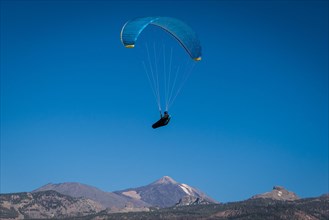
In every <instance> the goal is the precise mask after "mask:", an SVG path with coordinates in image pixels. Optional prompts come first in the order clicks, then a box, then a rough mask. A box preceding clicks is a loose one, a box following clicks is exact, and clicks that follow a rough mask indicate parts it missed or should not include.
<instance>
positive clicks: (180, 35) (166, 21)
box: [120, 16, 201, 128]
mask: <svg viewBox="0 0 329 220" xmlns="http://www.w3.org/2000/svg"><path fill="white" fill-rule="evenodd" d="M149 25H153V26H155V27H159V28H161V29H163V30H164V31H166V32H167V33H169V35H171V36H173V37H174V39H176V41H178V43H179V44H180V45H181V46H182V47H183V48H184V50H185V51H186V53H187V55H189V57H190V58H189V59H188V60H192V61H193V64H192V66H191V67H188V66H187V65H186V66H185V68H180V67H181V66H174V65H172V58H173V54H175V52H176V51H175V52H173V49H172V48H171V51H170V55H168V57H169V59H167V58H166V56H165V54H166V52H167V51H168V50H166V49H165V47H164V46H163V50H162V51H160V52H158V53H157V50H156V47H155V46H154V47H153V51H154V56H153V57H152V56H151V55H150V50H149V48H148V46H147V45H146V51H147V55H148V56H147V58H148V59H147V60H148V63H149V65H146V64H145V63H144V62H143V65H144V69H145V72H146V74H147V77H148V80H149V82H150V84H151V87H152V91H153V94H154V96H155V99H156V101H157V104H158V108H159V111H160V120H158V121H157V122H156V123H154V124H153V125H152V127H153V128H158V127H162V126H165V125H167V124H168V123H169V121H170V115H169V114H168V110H169V107H170V106H171V105H172V104H173V102H174V101H175V99H176V97H177V95H178V93H179V92H180V91H181V89H182V87H183V85H184V83H185V81H186V80H187V78H188V77H189V75H190V73H191V71H192V69H193V67H194V62H195V61H200V60H201V44H200V41H199V39H198V37H197V35H196V33H195V32H194V31H193V30H192V28H190V27H189V26H188V25H187V24H185V23H184V22H182V21H180V20H178V19H176V18H171V17H159V16H156V17H142V18H135V19H132V20H130V21H128V22H127V23H126V24H125V25H124V26H123V27H122V30H121V33H120V38H121V42H122V44H123V45H124V46H125V47H126V48H135V45H136V42H137V39H138V37H139V35H140V34H141V33H142V32H143V31H144V30H145V29H146V28H147V27H148V26H149ZM161 52H163V56H162V57H163V59H162V60H163V65H162V66H163V70H159V68H158V67H159V62H160V61H159V59H160V58H159V57H160V55H158V54H161ZM186 53H185V54H186ZM151 57H152V58H151ZM153 58H154V59H153ZM182 63H184V62H182ZM166 66H167V68H166ZM161 71H162V72H161ZM172 74H175V75H174V76H171V75H172ZM180 76H181V77H180ZM178 78H181V84H179V83H178V82H177V81H178ZM159 81H163V82H164V85H163V86H162V87H161V86H160V84H161V83H159ZM163 93H164V95H163ZM162 99H163V100H162ZM164 103H165V111H164V115H163V116H162V108H161V107H162V104H164Z"/></svg>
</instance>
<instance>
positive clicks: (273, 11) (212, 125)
mask: <svg viewBox="0 0 329 220" xmlns="http://www.w3.org/2000/svg"><path fill="white" fill-rule="evenodd" d="M154 15H160V16H169V17H176V18H178V19H181V20H183V21H185V22H186V23H187V24H189V25H190V26H191V27H193V29H194V30H195V31H196V32H197V33H198V35H199V38H200V40H201V42H202V46H203V60H202V61H201V62H199V63H197V65H196V66H195V68H194V70H193V73H192V75H191V77H190V78H189V80H188V81H187V83H186V85H185V87H184V89H183V92H182V93H181V94H180V96H179V97H178V98H177V100H176V102H175V104H174V105H173V107H172V108H171V111H170V113H171V115H172V121H171V122H170V124H169V125H168V126H167V127H164V128H161V129H157V130H153V129H152V128H151V127H150V126H151V124H152V123H153V122H154V121H156V120H157V119H158V117H159V116H158V111H157V107H156V104H155V102H154V98H153V95H152V92H151V89H150V86H149V84H148V81H147V78H146V76H145V73H144V71H143V67H142V65H141V63H140V61H141V60H140V56H139V55H138V54H139V52H138V51H139V50H140V49H138V45H136V48H135V49H131V50H129V49H126V48H124V47H123V46H122V44H121V42H120V37H119V34H120V31H121V27H122V26H123V24H124V23H125V22H126V21H127V20H129V19H132V18H135V17H140V16H154ZM142 37H144V38H143V39H142V40H144V41H147V40H148V39H149V38H152V31H149V32H148V34H145V35H144V36H142ZM168 37H170V36H169V35H168ZM164 175H168V176H171V177H172V178H174V179H175V180H177V181H179V182H183V183H187V184H189V185H191V186H194V187H197V188H199V189H201V190H203V191H204V192H206V193H207V194H209V195H210V196H212V197H213V198H215V199H217V200H218V201H222V202H226V201H235V200H242V199H246V198H249V197H250V196H252V195H254V194H257V193H263V192H265V191H270V190H271V188H272V186H274V185H282V186H285V187H286V188H287V189H288V190H291V191H294V192H296V193H297V194H298V195H299V196H301V197H311V196H318V195H321V194H323V193H325V192H328V1H201V0H200V1H191V2H189V1H182V2H177V1H173V2H161V1H149V2H146V1H144V2H142V1H140V2H137V1H131V2H122V1H120V2H113V1H90V2H89V1H1V193H7V192H21V191H31V190H34V189H36V188H38V187H40V186H42V185H44V184H46V183H49V182H52V183H60V182H68V181H70V182H81V183H85V184H89V185H93V186H96V187H98V188H100V189H102V190H105V191H114V190H120V189H124V188H127V187H135V186H141V185H145V184H148V183H150V182H152V181H154V180H156V179H158V178H160V177H162V176H164Z"/></svg>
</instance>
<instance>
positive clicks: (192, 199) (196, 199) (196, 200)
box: [176, 195, 213, 206]
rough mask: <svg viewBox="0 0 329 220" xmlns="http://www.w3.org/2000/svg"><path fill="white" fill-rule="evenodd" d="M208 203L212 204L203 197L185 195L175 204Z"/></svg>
mask: <svg viewBox="0 0 329 220" xmlns="http://www.w3.org/2000/svg"><path fill="white" fill-rule="evenodd" d="M208 204H213V202H210V201H208V200H205V199H203V198H199V197H195V196H190V195H187V196H184V197H183V198H181V199H180V200H179V202H178V203H177V204H176V206H186V205H208Z"/></svg>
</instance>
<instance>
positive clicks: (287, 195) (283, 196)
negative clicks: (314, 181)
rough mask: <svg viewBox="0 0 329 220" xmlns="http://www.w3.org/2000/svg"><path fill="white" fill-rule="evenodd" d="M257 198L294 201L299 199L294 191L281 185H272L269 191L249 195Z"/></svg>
mask: <svg viewBox="0 0 329 220" xmlns="http://www.w3.org/2000/svg"><path fill="white" fill-rule="evenodd" d="M258 198H263V199H274V200H281V201H294V200H297V199H299V197H298V196H297V195H296V194H295V193H294V192H290V191H288V190H286V189H285V188H284V187H282V186H274V187H273V190H272V191H271V192H266V193H263V194H258V195H255V196H253V197H251V199H258Z"/></svg>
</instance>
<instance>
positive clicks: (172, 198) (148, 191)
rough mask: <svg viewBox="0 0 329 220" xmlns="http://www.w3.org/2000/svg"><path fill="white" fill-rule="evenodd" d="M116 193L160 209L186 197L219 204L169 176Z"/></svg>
mask: <svg viewBox="0 0 329 220" xmlns="http://www.w3.org/2000/svg"><path fill="white" fill-rule="evenodd" d="M114 193H116V194H118V195H124V196H128V197H131V198H135V199H140V200H142V201H144V202H146V203H148V204H152V206H158V207H170V206H174V205H175V204H177V203H178V202H179V201H180V200H181V199H182V198H183V197H185V196H193V197H195V198H200V199H202V200H204V201H207V202H209V203H217V201H215V200H214V199H212V198H210V197H209V196H207V195H206V194H205V193H203V192H201V191H200V190H198V189H195V188H193V187H191V186H189V185H187V184H184V183H179V182H177V181H175V180H174V179H173V178H171V177H169V176H164V177H162V178H160V179H158V180H157V181H155V182H153V183H151V184H149V185H146V186H141V187H137V188H130V189H126V190H121V191H117V192H114Z"/></svg>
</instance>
